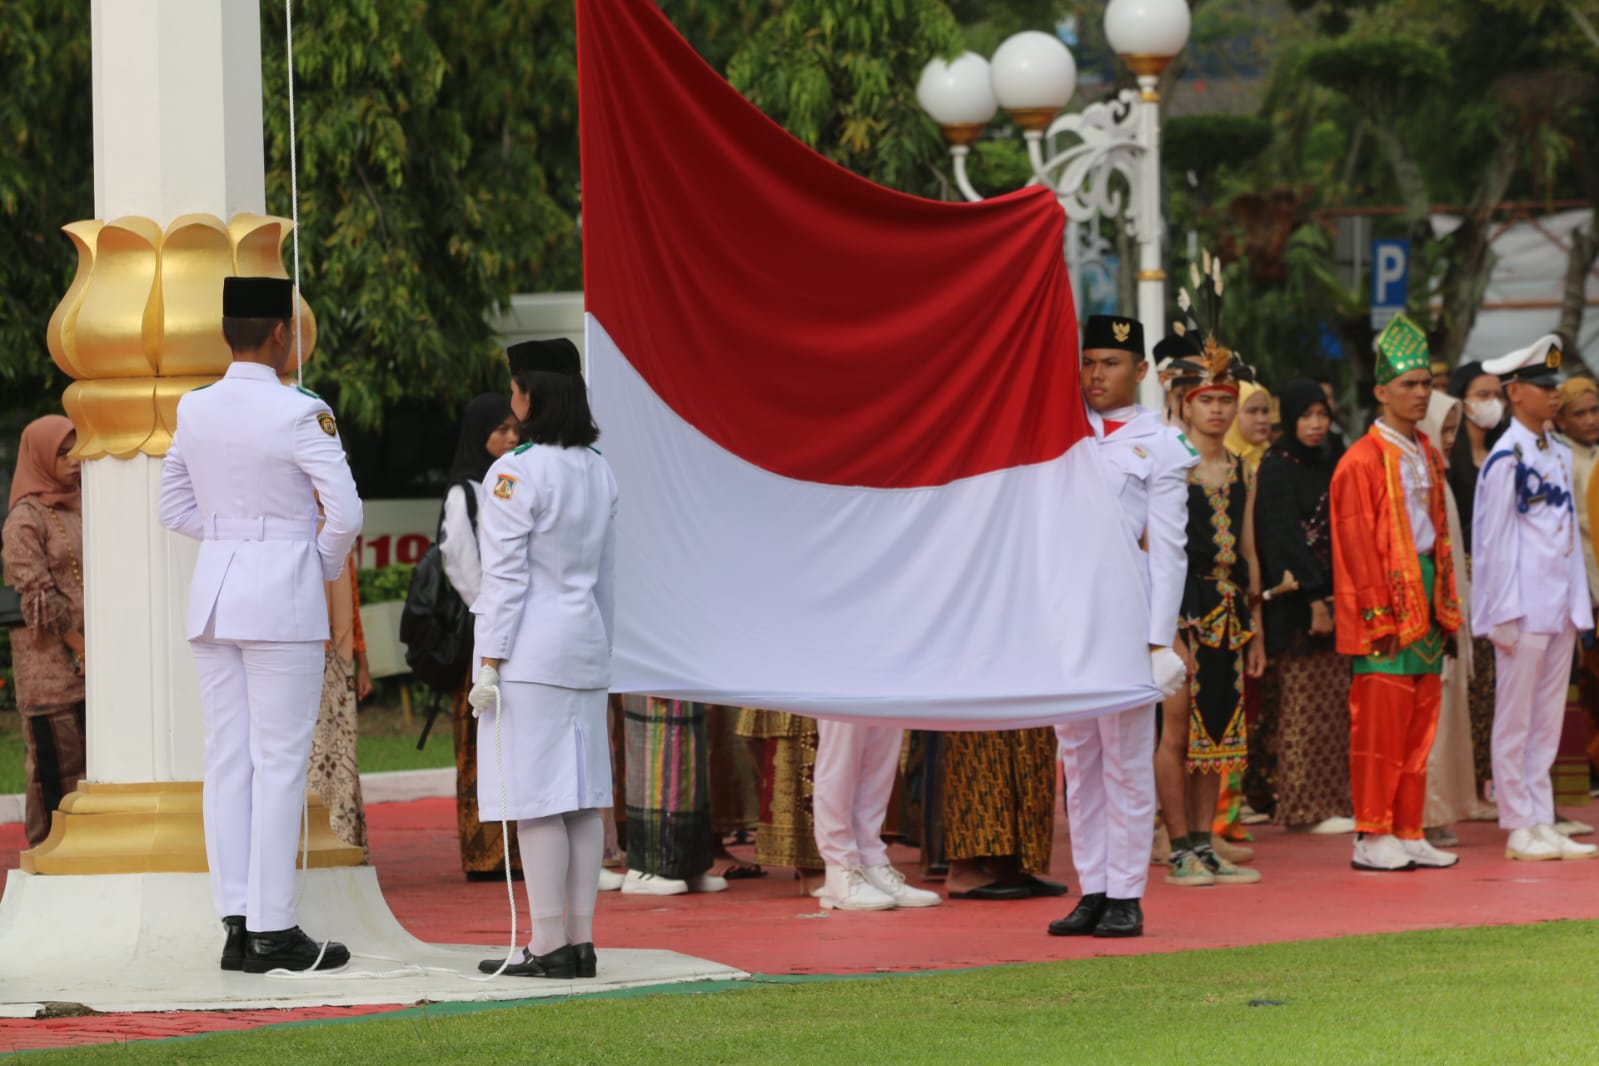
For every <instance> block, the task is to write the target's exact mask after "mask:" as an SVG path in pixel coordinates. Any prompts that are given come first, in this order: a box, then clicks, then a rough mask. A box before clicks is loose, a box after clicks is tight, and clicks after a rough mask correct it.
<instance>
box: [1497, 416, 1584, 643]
mask: <svg viewBox="0 0 1599 1066" xmlns="http://www.w3.org/2000/svg"><path fill="white" fill-rule="evenodd" d="M1573 480H1574V479H1573V476H1572V459H1571V450H1570V449H1569V448H1567V447H1566V446H1565V445H1564V444H1562V443H1560V442H1559V441H1558V440H1556V439H1554V437H1553V436H1552V435H1550V434H1545V435H1544V437H1543V439H1542V446H1540V440H1539V438H1538V436H1537V435H1535V434H1534V433H1533V432H1532V431H1531V430H1529V429H1527V427H1525V426H1523V425H1522V424H1521V423H1520V422H1518V421H1515V420H1512V421H1511V423H1510V428H1509V429H1507V430H1505V433H1504V436H1502V437H1500V438H1499V441H1498V443H1496V444H1495V445H1494V448H1493V451H1491V452H1489V453H1488V458H1487V459H1486V460H1484V461H1483V464H1482V472H1481V473H1480V474H1478V475H1477V492H1476V496H1475V502H1474V505H1473V508H1472V519H1471V529H1472V533H1471V628H1472V632H1473V633H1475V634H1476V635H1477V636H1479V637H1485V636H1487V635H1488V634H1489V633H1490V632H1491V631H1492V630H1493V627H1494V626H1496V625H1498V624H1499V623H1501V622H1518V623H1519V624H1520V628H1521V630H1522V631H1523V632H1527V633H1560V632H1563V631H1564V630H1565V628H1566V627H1567V626H1568V625H1569V626H1572V627H1573V628H1576V629H1579V630H1582V629H1592V628H1593V604H1592V602H1591V601H1590V600H1589V598H1588V571H1587V564H1586V562H1585V561H1584V559H1583V554H1582V532H1581V530H1580V529H1579V528H1578V523H1577V510H1576V509H1577V507H1579V506H1581V503H1580V501H1577V500H1575V499H1573V497H1572V485H1573Z"/></svg>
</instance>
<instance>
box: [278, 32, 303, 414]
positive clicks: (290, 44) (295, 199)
mask: <svg viewBox="0 0 1599 1066" xmlns="http://www.w3.org/2000/svg"><path fill="white" fill-rule="evenodd" d="M283 39H284V41H285V42H286V46H287V48H288V53H289V59H288V63H289V215H290V220H291V221H292V222H293V223H294V228H293V230H292V231H291V235H292V236H293V239H294V380H295V384H297V385H300V386H301V387H304V385H305V352H304V347H305V344H304V341H302V340H301V338H300V164H299V156H298V153H297V151H296V148H295V125H294V0H283Z"/></svg>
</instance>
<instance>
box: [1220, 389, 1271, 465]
mask: <svg viewBox="0 0 1599 1066" xmlns="http://www.w3.org/2000/svg"><path fill="white" fill-rule="evenodd" d="M1271 401H1272V396H1271V393H1270V392H1268V391H1267V389H1266V386H1264V385H1261V384H1258V383H1256V382H1253V381H1244V382H1240V383H1239V386H1238V417H1237V418H1235V419H1233V424H1232V428H1231V429H1229V430H1228V431H1227V436H1226V438H1225V439H1224V440H1223V441H1222V443H1223V444H1225V445H1226V447H1227V450H1228V451H1230V452H1232V453H1233V454H1234V455H1236V456H1238V458H1240V459H1242V460H1243V461H1244V465H1245V466H1247V467H1248V468H1249V469H1251V470H1258V469H1259V468H1260V461H1261V460H1262V459H1264V458H1265V457H1266V449H1267V448H1269V447H1271V415H1272V402H1271Z"/></svg>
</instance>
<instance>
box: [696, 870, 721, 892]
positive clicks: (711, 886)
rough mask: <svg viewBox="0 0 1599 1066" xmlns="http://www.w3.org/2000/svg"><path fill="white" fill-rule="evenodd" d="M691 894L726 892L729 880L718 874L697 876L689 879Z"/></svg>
mask: <svg viewBox="0 0 1599 1066" xmlns="http://www.w3.org/2000/svg"><path fill="white" fill-rule="evenodd" d="M688 890H689V891H690V892H726V891H727V878H725V877H718V876H717V875H716V874H697V875H696V876H694V877H691V878H689V879H688Z"/></svg>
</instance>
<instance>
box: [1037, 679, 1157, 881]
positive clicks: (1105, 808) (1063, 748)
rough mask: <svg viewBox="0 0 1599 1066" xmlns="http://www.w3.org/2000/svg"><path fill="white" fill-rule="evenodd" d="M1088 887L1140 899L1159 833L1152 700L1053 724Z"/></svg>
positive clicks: (1080, 873)
mask: <svg viewBox="0 0 1599 1066" xmlns="http://www.w3.org/2000/svg"><path fill="white" fill-rule="evenodd" d="M1055 736H1056V737H1057V738H1059V740H1060V758H1061V764H1062V767H1063V768H1064V769H1065V771H1066V816H1067V817H1068V818H1069V819H1070V820H1071V838H1072V864H1073V865H1074V866H1076V867H1077V880H1078V882H1079V884H1080V885H1081V890H1082V893H1083V894H1084V895H1088V894H1090V893H1094V892H1103V893H1105V895H1107V896H1109V897H1110V898H1111V899H1142V898H1143V896H1144V886H1145V884H1147V883H1148V881H1149V849H1150V845H1151V844H1152V843H1153V841H1154V834H1155V708H1154V707H1136V708H1134V709H1133V710H1130V711H1122V712H1121V713H1119V714H1106V715H1102V716H1100V717H1098V718H1087V719H1080V720H1077V721H1071V722H1064V723H1062V724H1060V725H1057V726H1056V727H1055Z"/></svg>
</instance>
